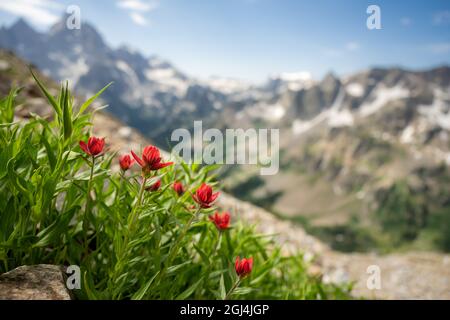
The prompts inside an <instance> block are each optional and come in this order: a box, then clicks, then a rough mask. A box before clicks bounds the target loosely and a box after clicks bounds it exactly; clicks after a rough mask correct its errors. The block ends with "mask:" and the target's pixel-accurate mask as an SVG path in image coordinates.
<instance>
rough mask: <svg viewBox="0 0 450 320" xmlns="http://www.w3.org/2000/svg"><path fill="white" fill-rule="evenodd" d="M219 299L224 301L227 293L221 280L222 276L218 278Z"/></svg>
mask: <svg viewBox="0 0 450 320" xmlns="http://www.w3.org/2000/svg"><path fill="white" fill-rule="evenodd" d="M219 285H220V299H222V300H225V297H226V296H227V291H226V289H225V281H224V280H223V274H222V275H221V276H220V284H219Z"/></svg>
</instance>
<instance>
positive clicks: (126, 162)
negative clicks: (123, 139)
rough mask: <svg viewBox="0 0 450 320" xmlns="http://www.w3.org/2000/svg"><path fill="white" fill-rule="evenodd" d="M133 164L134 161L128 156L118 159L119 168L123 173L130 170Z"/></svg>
mask: <svg viewBox="0 0 450 320" xmlns="http://www.w3.org/2000/svg"><path fill="white" fill-rule="evenodd" d="M133 163H134V159H132V158H131V157H130V155H129V154H124V155H122V156H121V157H120V158H119V164H120V168H121V169H122V170H123V171H127V170H128V169H130V168H131V166H132V165H133Z"/></svg>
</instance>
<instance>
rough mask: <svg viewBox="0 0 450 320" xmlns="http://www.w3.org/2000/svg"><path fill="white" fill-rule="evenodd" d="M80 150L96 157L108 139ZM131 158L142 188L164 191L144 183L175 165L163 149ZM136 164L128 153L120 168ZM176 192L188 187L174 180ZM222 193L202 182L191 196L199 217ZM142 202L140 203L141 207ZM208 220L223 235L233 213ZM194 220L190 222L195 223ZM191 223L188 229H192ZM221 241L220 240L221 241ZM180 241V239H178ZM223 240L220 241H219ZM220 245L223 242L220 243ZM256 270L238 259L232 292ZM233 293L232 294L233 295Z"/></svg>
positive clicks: (82, 145) (93, 139)
mask: <svg viewBox="0 0 450 320" xmlns="http://www.w3.org/2000/svg"><path fill="white" fill-rule="evenodd" d="M79 144H80V148H81V149H82V150H83V151H84V153H86V154H87V155H88V156H92V157H95V156H96V155H99V154H102V153H103V148H104V145H105V138H98V137H90V138H89V140H88V143H87V144H86V143H85V142H84V141H80V142H79ZM131 155H132V157H133V158H134V160H136V162H137V163H138V164H139V166H140V167H141V169H142V173H141V174H142V177H143V180H142V182H141V184H142V186H141V188H144V189H145V190H146V191H150V192H154V191H157V190H159V189H160V188H161V180H160V179H158V180H156V182H153V183H152V184H151V185H149V186H146V185H145V181H146V179H147V178H148V176H149V175H151V173H152V172H155V171H157V170H159V169H162V168H165V167H167V166H170V165H172V164H173V162H163V161H162V157H161V152H160V150H159V149H158V148H157V147H155V146H152V145H149V146H146V147H145V148H144V151H143V152H142V158H140V157H139V156H138V155H137V154H136V153H134V152H133V151H131ZM133 164H134V161H133V159H132V158H131V156H130V155H129V154H125V155H122V156H120V157H119V165H120V168H121V170H122V171H127V170H129V169H130V168H131V167H132V165H133ZM172 187H173V190H174V191H175V192H176V193H177V194H178V196H181V195H183V194H184V192H185V186H183V184H182V183H181V182H179V181H175V182H174V183H173V186H172ZM219 194H220V192H215V193H214V192H213V188H212V187H211V186H210V185H209V184H206V183H202V184H201V185H200V187H198V188H197V190H196V191H195V192H194V193H193V194H192V199H193V200H194V201H195V202H196V203H197V208H196V210H197V211H196V214H195V216H194V217H196V215H197V214H198V213H199V212H200V210H201V209H208V208H211V207H212V206H213V205H214V202H215V201H216V199H217V198H218V197H219ZM140 201H141V199H140V200H139V202H138V205H140V204H141V203H140ZM209 220H210V221H211V222H213V223H214V225H215V226H216V227H217V230H218V231H219V232H223V231H225V230H227V229H228V228H230V213H229V212H223V213H222V214H220V213H219V212H215V213H214V215H210V216H209ZM192 221H193V220H190V223H192ZM190 223H189V224H188V225H187V227H189V226H190ZM219 239H221V237H220V238H219ZM178 241H180V239H178ZM219 241H220V240H219ZM218 245H220V243H218ZM252 268H253V258H249V259H246V258H243V259H242V260H240V258H239V257H236V263H235V272H236V274H237V276H238V281H237V282H236V285H235V286H233V288H232V290H234V289H236V287H237V284H238V283H239V282H240V279H241V278H243V277H245V276H247V275H248V274H250V273H251V271H252ZM231 293H232V292H229V294H228V295H230V294H231Z"/></svg>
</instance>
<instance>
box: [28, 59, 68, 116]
mask: <svg viewBox="0 0 450 320" xmlns="http://www.w3.org/2000/svg"><path fill="white" fill-rule="evenodd" d="M30 72H31V75H32V76H33V78H34V80H35V81H36V83H37V85H38V86H39V88H40V89H41V91H42V93H43V94H44V95H45V97H46V98H47V100H48V102H50V104H51V105H52V107H53V109H54V110H55V112H56V114H57V115H58V118H59V119H61V118H62V117H61V115H62V112H61V108H60V106H59V105H58V103H57V102H56V100H55V98H54V97H53V96H52V95H51V94H50V92H48V91H47V89H46V88H45V87H44V85H43V84H42V83H41V82H40V81H39V79H38V78H37V77H36V75H35V74H34V73H33V70H32V69H31V68H30Z"/></svg>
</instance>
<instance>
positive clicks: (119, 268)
mask: <svg viewBox="0 0 450 320" xmlns="http://www.w3.org/2000/svg"><path fill="white" fill-rule="evenodd" d="M146 183H147V178H146V177H143V180H142V184H141V187H140V189H139V194H138V199H137V202H136V204H135V206H134V207H133V209H132V210H131V213H130V217H129V219H128V222H129V226H128V230H126V231H125V236H124V240H123V244H122V246H121V247H120V252H119V253H118V255H117V256H118V257H117V263H116V265H115V268H114V271H113V275H112V277H111V279H112V285H113V286H115V285H116V284H115V280H116V278H117V276H118V275H120V273H121V272H122V269H123V268H122V267H123V266H122V261H123V260H124V259H125V257H126V254H127V252H128V251H127V248H128V241H129V238H130V235H131V232H132V231H133V229H134V223H135V220H136V215H137V212H138V208H139V207H140V206H141V205H142V199H143V195H144V190H145V184H146ZM130 219H131V220H130ZM115 289H116V288H115ZM116 292H120V291H119V290H116Z"/></svg>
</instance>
